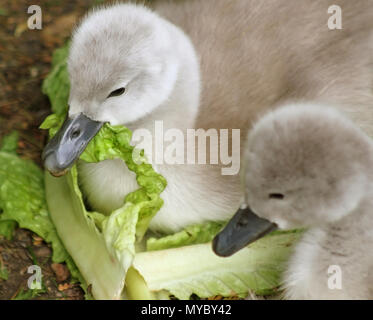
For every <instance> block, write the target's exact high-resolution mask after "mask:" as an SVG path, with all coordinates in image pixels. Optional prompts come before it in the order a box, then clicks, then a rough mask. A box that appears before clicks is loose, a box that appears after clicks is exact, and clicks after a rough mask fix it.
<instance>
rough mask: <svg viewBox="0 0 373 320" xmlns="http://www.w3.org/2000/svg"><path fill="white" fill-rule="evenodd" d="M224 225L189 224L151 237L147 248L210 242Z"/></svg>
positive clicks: (217, 223) (164, 247)
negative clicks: (159, 235) (169, 232)
mask: <svg viewBox="0 0 373 320" xmlns="http://www.w3.org/2000/svg"><path fill="white" fill-rule="evenodd" d="M224 225H225V223H223V222H206V223H203V224H197V225H192V226H188V227H186V228H185V229H184V230H182V231H180V232H177V233H175V234H171V235H167V236H164V237H161V238H155V237H151V238H148V239H147V241H146V250H147V251H155V250H162V249H170V248H179V247H183V246H189V245H193V244H199V243H206V242H210V241H212V239H214V237H215V235H216V234H218V232H219V231H220V230H221V229H222V228H223V227H224Z"/></svg>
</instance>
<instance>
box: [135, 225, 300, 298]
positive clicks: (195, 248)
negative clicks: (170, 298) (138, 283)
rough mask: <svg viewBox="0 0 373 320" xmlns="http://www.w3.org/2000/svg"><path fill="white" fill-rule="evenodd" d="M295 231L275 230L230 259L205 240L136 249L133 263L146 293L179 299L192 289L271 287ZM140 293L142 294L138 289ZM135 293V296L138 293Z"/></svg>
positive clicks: (215, 291) (260, 290)
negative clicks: (156, 249)
mask: <svg viewBox="0 0 373 320" xmlns="http://www.w3.org/2000/svg"><path fill="white" fill-rule="evenodd" d="M299 236H300V233H299V232H278V233H274V234H272V235H269V236H267V237H265V238H263V239H261V240H260V241H257V242H255V243H253V244H252V245H250V246H248V247H246V248H244V249H242V250H241V251H239V252H237V253H236V254H234V255H233V256H232V257H230V258H221V257H218V256H216V255H215V254H214V253H213V251H212V250H211V243H205V244H197V245H192V246H184V247H179V248H174V249H165V250H160V251H151V252H140V253H138V254H136V256H135V260H134V262H133V268H135V269H136V270H137V271H138V272H139V274H140V275H141V276H142V278H143V279H144V282H145V283H146V286H147V288H148V290H149V291H150V292H152V293H153V294H155V293H156V292H160V291H162V290H167V291H168V292H169V293H170V294H172V295H174V296H175V297H177V298H179V299H189V297H190V296H191V295H192V294H196V295H197V296H199V297H201V298H207V297H211V296H215V295H222V296H232V295H237V296H239V297H245V296H246V295H247V294H248V291H249V290H251V291H252V292H255V293H256V294H262V295H264V294H268V293H273V292H275V291H274V290H275V289H276V288H277V287H278V286H279V283H280V275H281V273H282V271H283V270H284V268H285V264H286V260H287V258H288V256H289V254H290V253H291V250H292V243H293V242H294V241H296V240H297V239H298V237H299ZM142 292H144V294H145V295H147V294H148V293H147V292H146V291H145V290H143V291H142ZM137 297H138V298H141V295H140V293H139V292H138V293H137Z"/></svg>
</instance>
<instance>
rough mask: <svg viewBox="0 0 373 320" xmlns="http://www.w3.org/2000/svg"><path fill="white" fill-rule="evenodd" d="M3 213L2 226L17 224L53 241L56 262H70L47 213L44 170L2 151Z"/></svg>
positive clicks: (0, 201) (0, 184) (0, 195)
mask: <svg viewBox="0 0 373 320" xmlns="http://www.w3.org/2000/svg"><path fill="white" fill-rule="evenodd" d="M0 212H1V213H0V223H1V224H2V223H11V224H12V225H13V227H14V226H15V224H14V222H17V223H18V225H19V226H20V227H21V228H25V229H29V230H31V231H33V232H35V233H36V234H38V235H39V236H41V237H42V238H43V239H44V240H45V241H46V242H50V243H51V244H52V248H53V261H55V262H63V261H65V260H66V259H67V257H68V254H67V252H66V250H65V249H64V247H63V245H62V243H61V241H60V239H59V238H58V235H57V232H56V229H55V228H54V226H53V223H52V221H51V220H50V218H49V214H48V211H47V206H46V200H45V192H44V181H43V172H42V170H41V169H40V168H39V167H38V166H37V165H35V164H34V163H33V162H32V161H29V160H24V159H21V158H19V157H18V156H17V155H15V154H11V153H7V152H0ZM10 221H13V222H10ZM3 227H4V225H3ZM8 232H10V231H9V230H8Z"/></svg>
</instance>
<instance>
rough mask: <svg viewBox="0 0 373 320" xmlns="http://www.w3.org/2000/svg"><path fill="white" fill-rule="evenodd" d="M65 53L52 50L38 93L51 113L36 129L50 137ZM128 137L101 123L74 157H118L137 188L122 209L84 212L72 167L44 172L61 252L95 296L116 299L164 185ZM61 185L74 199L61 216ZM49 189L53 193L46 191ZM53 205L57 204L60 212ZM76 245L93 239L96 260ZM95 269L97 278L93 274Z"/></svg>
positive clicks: (63, 82) (62, 93)
mask: <svg viewBox="0 0 373 320" xmlns="http://www.w3.org/2000/svg"><path fill="white" fill-rule="evenodd" d="M67 54H68V47H67V46H66V47H64V48H62V49H61V50H59V51H57V53H56V55H55V56H54V58H53V68H52V71H51V73H50V74H49V75H48V77H47V78H46V80H45V82H44V84H43V92H44V93H46V94H47V95H48V96H49V98H50V100H51V102H52V110H53V111H54V112H55V113H54V114H52V115H50V116H48V117H47V119H46V120H45V121H44V122H43V123H42V125H41V128H42V129H49V134H50V136H51V137H52V136H53V135H54V134H55V133H56V132H57V131H58V129H59V128H60V126H61V125H62V123H63V119H64V117H65V116H66V112H67V108H66V106H67V100H68V91H67V90H68V88H69V86H68V84H67V82H68V79H67V72H66V62H65V61H66V58H67ZM66 91H67V92H66ZM57 93H58V94H57ZM131 136H132V133H131V131H130V130H129V129H127V128H125V127H123V126H111V125H109V124H105V125H104V126H103V128H101V130H100V131H99V132H98V134H97V135H96V136H95V137H94V138H93V139H92V140H91V142H90V143H89V144H88V146H87V148H86V149H85V151H84V152H83V154H82V155H81V156H80V159H81V160H83V161H86V162H98V161H103V160H108V159H121V160H123V161H124V162H125V163H126V165H127V167H128V168H129V169H130V170H131V171H133V172H134V173H135V174H136V179H137V183H138V185H139V189H138V190H136V191H134V192H132V193H130V194H128V195H127V196H126V197H125V199H123V203H124V205H123V207H122V208H119V209H118V210H115V211H114V212H112V213H111V214H110V215H108V216H104V215H103V214H101V213H99V212H88V211H87V210H86V208H85V206H84V201H83V197H82V194H81V192H80V190H79V186H78V173H77V169H76V167H75V166H74V167H73V168H72V169H71V170H70V172H69V173H68V176H67V177H66V179H57V180H55V179H53V178H52V177H51V176H50V175H49V174H46V183H47V200H48V205H49V208H50V210H51V215H52V219H53V221H54V223H55V225H56V227H57V230H58V233H59V235H60V236H61V238H62V240H63V242H64V244H65V246H66V248H67V250H68V251H69V252H70V254H71V255H72V257H73V258H74V260H75V261H76V262H77V265H78V268H79V270H80V271H81V272H82V274H83V276H84V278H85V279H86V280H87V282H88V283H89V284H92V292H93V294H94V295H95V297H98V298H106V299H107V298H120V295H121V291H122V290H123V286H124V279H125V274H126V272H127V270H128V268H129V267H130V266H131V264H132V261H133V258H134V256H135V242H136V239H137V241H141V239H142V237H143V235H144V234H145V232H146V230H147V228H148V225H149V222H150V220H151V218H152V217H153V216H154V215H155V214H156V212H157V211H158V210H159V209H160V208H161V206H162V205H163V200H162V199H161V197H160V194H161V192H162V191H163V190H164V188H165V187H166V180H165V179H164V178H163V177H162V176H161V175H160V174H158V173H156V172H155V171H154V170H153V168H152V166H151V165H150V164H147V163H146V162H145V159H144V157H143V153H142V152H133V151H134V147H133V146H131V145H130V141H131ZM135 156H136V157H135ZM64 184H65V186H67V188H68V189H69V190H71V191H72V192H73V194H70V195H69V197H73V198H74V201H73V203H72V204H71V208H72V211H71V212H69V213H71V216H68V214H66V211H67V210H65V207H66V205H64V204H63V203H62V202H59V201H60V198H58V195H59V194H64V191H63V190H60V189H58V188H59V186H60V187H61V186H62V187H63V186H64ZM50 190H55V192H53V193H51V192H50ZM56 190H58V191H56ZM65 193H66V192H65ZM56 194H57V196H56ZM56 203H59V206H61V208H63V211H62V212H61V210H59V209H60V208H58V207H57V206H56ZM73 211H74V212H73ZM76 214H78V215H79V216H78V217H77V216H76ZM66 219H71V221H72V222H71V223H76V222H77V221H76V220H79V223H77V224H76V225H75V227H76V233H77V234H74V232H72V231H71V230H69V228H68V226H69V224H68V223H67V221H66ZM66 227H67V228H66ZM75 236H77V237H75ZM72 239H73V240H74V241H73V242H72ZM83 239H84V241H82V240H83ZM77 243H85V244H87V245H88V244H89V245H93V243H96V245H95V247H96V248H97V250H101V251H100V256H101V258H100V263H97V260H96V256H94V255H89V254H84V253H82V250H80V249H79V248H77V247H76V244H77ZM102 244H105V246H104V247H103V245H102ZM87 251H89V250H87ZM105 257H106V258H107V260H105ZM113 260H114V262H113ZM94 265H95V266H94ZM109 271H110V272H109ZM98 273H100V274H102V276H100V277H98V276H97V274H98ZM104 276H105V277H106V279H105V278H104ZM108 278H109V280H108ZM105 282H106V283H105Z"/></svg>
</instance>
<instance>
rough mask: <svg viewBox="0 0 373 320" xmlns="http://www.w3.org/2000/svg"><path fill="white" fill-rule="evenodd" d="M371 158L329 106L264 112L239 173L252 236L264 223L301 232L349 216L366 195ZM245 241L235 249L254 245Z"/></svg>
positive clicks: (365, 143)
mask: <svg viewBox="0 0 373 320" xmlns="http://www.w3.org/2000/svg"><path fill="white" fill-rule="evenodd" d="M371 159H372V158H371V143H370V141H369V139H368V138H367V137H366V136H365V134H363V133H362V132H361V131H360V130H359V129H358V128H357V127H355V125H354V124H353V123H351V122H350V121H349V120H347V119H345V118H344V117H343V116H342V115H341V114H339V113H338V112H337V111H336V110H334V109H332V108H330V107H325V106H318V105H314V104H295V105H288V106H285V107H282V108H279V109H277V110H275V111H273V112H270V113H268V114H267V115H265V116H264V117H262V118H261V119H260V120H259V121H258V122H257V123H256V124H255V125H254V127H253V129H252V130H251V131H250V132H249V134H248V140H247V146H246V150H245V154H244V160H243V161H244V163H243V170H242V180H243V185H244V188H245V189H244V191H245V197H246V199H245V202H246V204H247V205H248V207H249V208H250V209H251V210H249V211H250V214H251V215H253V214H254V213H255V215H257V216H258V217H259V218H258V217H255V219H260V220H259V221H260V227H258V228H261V229H262V230H259V231H258V230H257V231H256V233H259V234H260V233H263V232H262V231H263V228H264V229H266V228H267V230H269V229H268V226H271V224H269V223H265V221H271V222H272V223H275V224H277V226H278V227H279V228H281V229H290V228H302V227H311V226H320V225H324V224H327V223H331V222H334V221H337V220H339V219H341V218H342V217H344V216H345V215H347V214H348V213H350V212H352V211H353V210H354V209H356V208H357V207H358V205H359V203H360V201H361V200H362V198H363V197H364V195H365V194H366V187H367V183H368V179H367V172H368V171H369V165H370V163H371ZM241 211H242V210H241ZM242 214H243V213H242V212H241V216H242ZM247 214H248V213H246V215H247ZM233 219H234V218H233ZM236 219H237V217H236ZM241 220H242V217H241ZM250 221H251V220H250V219H248V218H247V219H246V220H245V221H244V223H242V221H241V224H240V225H241V227H242V228H244V226H245V224H246V225H250V223H251V222H250ZM251 224H252V223H251ZM256 224H258V222H256ZM258 225H259V224H258ZM231 228H232V227H231ZM251 228H253V226H251ZM272 229H273V228H272ZM264 231H265V230H264ZM223 232H224V231H223ZM236 233H237V230H236ZM226 234H227V231H226ZM220 237H222V236H221V235H220ZM244 237H245V236H244ZM247 237H249V238H251V236H250V235H246V242H245V241H243V242H242V239H241V245H242V244H246V243H247V242H248V240H255V239H247ZM224 241H225V242H227V239H224ZM220 242H221V240H220ZM228 242H229V241H228ZM249 242H250V241H249Z"/></svg>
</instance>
